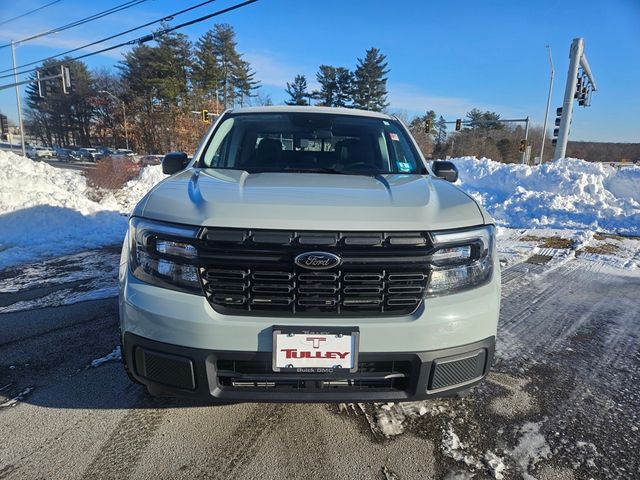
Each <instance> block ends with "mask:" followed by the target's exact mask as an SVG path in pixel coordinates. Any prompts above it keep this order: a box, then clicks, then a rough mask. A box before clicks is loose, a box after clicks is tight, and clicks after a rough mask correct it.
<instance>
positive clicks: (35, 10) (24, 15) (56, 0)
mask: <svg viewBox="0 0 640 480" xmlns="http://www.w3.org/2000/svg"><path fill="white" fill-rule="evenodd" d="M60 1H62V0H54V1H53V2H49V3H47V4H45V5H42V6H41V7H38V8H34V9H33V10H29V11H28V12H26V13H22V14H20V15H17V16H15V17H12V18H8V19H7V20H3V21H1V22H0V25H5V24H7V23H9V22H13V21H14V20H18V19H19V18H22V17H26V16H27V15H31V14H32V13H36V12H37V11H39V10H42V9H43V8H47V7H49V6H51V5H53V4H54V3H58V2H60Z"/></svg>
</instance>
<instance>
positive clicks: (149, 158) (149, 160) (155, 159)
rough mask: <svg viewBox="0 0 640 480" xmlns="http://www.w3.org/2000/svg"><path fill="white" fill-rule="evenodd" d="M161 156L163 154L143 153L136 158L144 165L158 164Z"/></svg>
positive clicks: (162, 156)
mask: <svg viewBox="0 0 640 480" xmlns="http://www.w3.org/2000/svg"><path fill="white" fill-rule="evenodd" d="M163 158H164V155H143V156H142V157H140V159H139V160H138V163H140V164H141V165H142V166H144V167H146V166H148V165H160V164H161V163H162V159H163Z"/></svg>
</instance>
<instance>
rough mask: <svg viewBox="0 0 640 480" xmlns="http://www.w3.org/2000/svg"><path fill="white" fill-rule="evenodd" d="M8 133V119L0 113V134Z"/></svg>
mask: <svg viewBox="0 0 640 480" xmlns="http://www.w3.org/2000/svg"><path fill="white" fill-rule="evenodd" d="M8 132H9V119H8V118H7V116H6V115H3V114H2V113H0V134H4V133H8Z"/></svg>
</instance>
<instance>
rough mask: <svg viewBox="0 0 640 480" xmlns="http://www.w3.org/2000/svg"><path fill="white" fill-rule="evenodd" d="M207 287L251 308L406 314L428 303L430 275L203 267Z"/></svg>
mask: <svg viewBox="0 0 640 480" xmlns="http://www.w3.org/2000/svg"><path fill="white" fill-rule="evenodd" d="M201 276H202V281H203V285H204V288H205V292H206V294H207V297H208V298H209V301H210V302H211V303H213V304H214V305H219V306H222V307H226V308H228V309H236V310H243V311H246V312H278V313H282V312H287V313H290V314H297V313H313V314H317V313H319V314H323V313H325V314H326V313H335V314H348V313H358V312H360V313H363V312H374V313H389V314H391V313H403V312H412V311H413V310H415V309H416V307H417V306H418V304H419V303H420V302H421V301H422V295H423V293H424V290H425V288H426V280H427V277H428V273H427V272H426V271H415V272H398V271H386V270H380V271H376V272H343V271H338V272H331V273H327V272H322V273H320V272H296V271H286V272H285V271H277V270H252V269H250V268H248V269H243V270H226V269H220V268H203V269H202V272H201Z"/></svg>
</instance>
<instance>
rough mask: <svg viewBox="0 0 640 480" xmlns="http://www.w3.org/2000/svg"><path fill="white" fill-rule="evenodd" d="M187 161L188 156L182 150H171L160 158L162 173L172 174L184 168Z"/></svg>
mask: <svg viewBox="0 0 640 480" xmlns="http://www.w3.org/2000/svg"><path fill="white" fill-rule="evenodd" d="M187 163H189V157H188V156H187V154H186V153H184V152H171V153H167V154H166V155H165V156H164V158H163V159H162V173H164V174H165V175H173V174H174V173H176V172H179V171H180V170H184V167H186V166H187Z"/></svg>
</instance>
